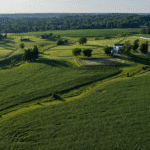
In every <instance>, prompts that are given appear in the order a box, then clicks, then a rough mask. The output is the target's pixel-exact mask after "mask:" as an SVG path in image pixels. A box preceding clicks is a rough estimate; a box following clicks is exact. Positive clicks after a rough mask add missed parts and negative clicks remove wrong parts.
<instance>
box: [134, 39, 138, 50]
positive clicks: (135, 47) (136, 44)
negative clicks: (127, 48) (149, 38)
mask: <svg viewBox="0 0 150 150" xmlns="http://www.w3.org/2000/svg"><path fill="white" fill-rule="evenodd" d="M138 47H139V39H136V40H135V41H134V44H133V50H134V51H136V50H137V48H138Z"/></svg>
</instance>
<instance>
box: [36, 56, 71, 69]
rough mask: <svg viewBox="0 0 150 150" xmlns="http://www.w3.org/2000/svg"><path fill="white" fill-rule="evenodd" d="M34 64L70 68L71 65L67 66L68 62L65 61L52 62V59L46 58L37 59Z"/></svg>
mask: <svg viewBox="0 0 150 150" xmlns="http://www.w3.org/2000/svg"><path fill="white" fill-rule="evenodd" d="M35 62H36V63H43V64H46V65H50V66H52V67H72V65H71V64H69V62H67V61H65V60H54V59H48V58H39V59H38V60H36V61H35Z"/></svg>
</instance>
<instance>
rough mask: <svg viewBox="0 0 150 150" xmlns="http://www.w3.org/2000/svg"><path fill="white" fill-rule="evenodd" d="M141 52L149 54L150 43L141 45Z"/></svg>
mask: <svg viewBox="0 0 150 150" xmlns="http://www.w3.org/2000/svg"><path fill="white" fill-rule="evenodd" d="M140 51H141V53H144V54H146V53H147V52H148V41H146V42H145V43H142V44H141V45H140Z"/></svg>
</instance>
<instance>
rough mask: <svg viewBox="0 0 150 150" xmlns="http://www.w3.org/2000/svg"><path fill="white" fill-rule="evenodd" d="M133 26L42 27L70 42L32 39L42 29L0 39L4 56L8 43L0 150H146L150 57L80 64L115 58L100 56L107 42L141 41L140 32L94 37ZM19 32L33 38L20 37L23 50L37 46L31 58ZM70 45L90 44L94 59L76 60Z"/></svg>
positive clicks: (0, 87)
mask: <svg viewBox="0 0 150 150" xmlns="http://www.w3.org/2000/svg"><path fill="white" fill-rule="evenodd" d="M139 30H140V29H111V30H110V29H106V30H102V29H100V30H94V29H93V30H77V31H75V30H69V31H47V32H45V33H53V34H54V35H58V34H59V35H60V36H61V38H62V39H68V41H69V43H68V44H67V45H63V46H57V45H56V42H55V41H50V40H44V39H40V38H38V35H40V34H43V33H44V32H33V33H22V34H13V35H12V34H11V35H9V36H8V39H7V40H6V41H1V44H3V46H1V49H2V50H3V51H4V53H5V54H6V55H8V54H9V53H7V50H8V47H9V48H10V50H11V53H12V54H11V53H10V56H9V57H6V56H2V57H1V59H0V93H1V94H0V150H26V149H38V150H40V149H42V150H56V149H58V150H60V149H62V150H63V149H64V150H66V149H72V150H76V149H82V150H84V149H89V150H90V149H93V150H100V149H110V150H113V149H114V150H116V149H129V150H130V149H132V150H133V149H144V150H147V149H149V147H150V143H149V136H150V135H149V133H150V128H149V122H150V111H149V104H150V102H149V96H150V94H149V90H150V80H149V78H150V77H149V75H150V67H149V60H150V56H149V55H141V54H140V53H139V52H136V53H135V52H133V51H132V53H133V54H137V56H136V58H134V57H126V56H123V57H122V58H120V61H123V62H124V64H125V65H113V66H112V65H109V66H108V65H89V66H86V65H85V64H86V63H85V62H86V61H92V60H96V59H102V58H105V59H113V58H112V57H111V56H107V55H106V54H105V53H104V51H103V46H105V45H113V44H115V43H124V42H125V41H126V40H129V41H131V43H132V44H133V42H134V40H135V39H139V40H140V43H142V42H143V41H145V40H144V39H141V38H140V36H141V35H140V34H134V35H132V36H128V37H120V38H116V37H114V38H111V39H103V37H100V39H99V40H95V39H94V37H95V36H98V35H106V34H107V33H109V34H110V33H112V34H113V35H115V34H118V33H120V32H133V31H134V32H138V31H139ZM108 31H109V32H108ZM82 35H84V36H86V37H87V39H88V41H87V43H86V44H85V45H79V44H78V42H77V41H78V39H79V37H80V36H82ZM21 37H24V38H30V40H31V41H30V42H24V44H25V49H28V48H33V46H34V45H37V46H38V48H39V52H40V57H39V58H38V59H37V60H36V61H35V62H32V63H29V62H24V61H22V56H23V53H24V50H23V49H20V48H19V44H20V43H21V41H20V38H21ZM13 39H14V40H13ZM12 40H13V43H12ZM11 48H12V49H11ZM74 48H81V49H82V50H83V49H85V48H91V49H92V50H93V51H92V57H91V58H85V57H84V56H83V55H81V56H78V57H75V56H73V54H72V49H74ZM1 49H0V50H1ZM148 50H150V49H148ZM0 56H1V55H0ZM114 59H116V60H117V58H114ZM81 63H82V66H80V64H81ZM145 67H146V69H143V68H145ZM127 73H129V77H127ZM54 94H56V95H57V98H54Z"/></svg>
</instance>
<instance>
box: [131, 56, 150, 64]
mask: <svg viewBox="0 0 150 150" xmlns="http://www.w3.org/2000/svg"><path fill="white" fill-rule="evenodd" d="M129 60H131V61H134V62H136V63H140V64H143V65H150V58H143V57H142V56H140V55H130V56H129Z"/></svg>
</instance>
